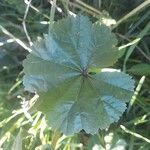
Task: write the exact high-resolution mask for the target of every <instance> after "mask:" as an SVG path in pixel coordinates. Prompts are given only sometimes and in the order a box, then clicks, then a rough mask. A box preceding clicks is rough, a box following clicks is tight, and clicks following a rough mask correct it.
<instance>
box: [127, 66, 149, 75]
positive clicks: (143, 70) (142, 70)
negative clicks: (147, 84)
mask: <svg viewBox="0 0 150 150" xmlns="http://www.w3.org/2000/svg"><path fill="white" fill-rule="evenodd" d="M128 72H130V73H133V74H135V75H146V76H148V75H150V64H137V65H134V66H132V67H131V68H130V69H129V70H128Z"/></svg>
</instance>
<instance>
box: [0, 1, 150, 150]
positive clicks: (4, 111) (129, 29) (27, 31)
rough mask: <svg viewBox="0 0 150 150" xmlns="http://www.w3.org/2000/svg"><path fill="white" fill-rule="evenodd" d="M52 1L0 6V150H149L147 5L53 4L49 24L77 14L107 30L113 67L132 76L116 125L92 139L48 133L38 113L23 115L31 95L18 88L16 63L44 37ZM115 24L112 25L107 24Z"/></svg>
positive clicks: (19, 65) (149, 30)
mask: <svg viewBox="0 0 150 150" xmlns="http://www.w3.org/2000/svg"><path fill="white" fill-rule="evenodd" d="M52 4H53V3H52V1H51V0H50V1H48V0H38V1H37V0H32V1H31V0H29V1H28V0H24V1H23V0H0V149H2V150H3V149H4V150H11V149H12V150H22V149H23V150H33V149H36V150H40V149H41V150H49V149H60V150H76V149H77V150H78V149H79V150H84V149H85V150H91V149H93V150H103V149H107V150H108V149H110V150H123V149H127V150H149V149H150V132H149V131H150V78H149V77H150V36H149V35H150V7H149V6H150V1H149V0H84V1H80V0H70V1H69V0H58V1H57V7H56V13H55V20H58V19H61V18H63V17H65V16H67V12H68V10H69V11H70V12H72V13H78V12H80V13H83V14H86V15H88V16H89V17H90V18H91V19H92V20H93V21H97V20H100V19H101V18H102V17H103V18H104V21H105V22H106V21H107V23H109V24H110V23H111V24H113V25H112V26H111V28H112V31H113V32H114V33H115V34H116V36H117V38H118V47H119V50H120V59H119V61H118V62H117V63H116V64H115V65H114V66H113V67H114V68H118V69H121V70H123V71H125V72H127V73H129V74H131V75H132V76H133V78H134V79H135V81H136V92H135V94H134V96H133V97H132V99H131V101H130V103H129V104H128V109H127V110H126V112H125V113H124V115H123V116H122V117H121V119H120V121H119V122H118V123H115V124H112V125H111V126H110V128H109V129H107V130H104V131H100V132H99V134H97V135H94V136H92V135H87V134H86V133H84V132H80V133H79V134H75V135H72V136H65V135H62V134H59V133H58V132H57V131H52V130H51V128H50V127H49V126H48V125H47V124H46V119H45V116H44V115H43V114H42V113H41V112H37V113H36V114H32V115H30V114H28V113H27V109H26V108H27V105H28V104H29V102H30V99H32V97H33V94H31V93H28V92H26V91H24V87H23V85H22V77H23V73H22V69H23V68H22V61H23V59H25V57H26V55H27V54H28V50H29V45H31V44H32V41H35V40H36V39H37V37H38V36H42V35H43V33H47V32H48V24H49V19H50V18H49V16H50V15H49V14H50V8H51V5H52ZM112 18H113V19H115V20H116V23H115V20H112Z"/></svg>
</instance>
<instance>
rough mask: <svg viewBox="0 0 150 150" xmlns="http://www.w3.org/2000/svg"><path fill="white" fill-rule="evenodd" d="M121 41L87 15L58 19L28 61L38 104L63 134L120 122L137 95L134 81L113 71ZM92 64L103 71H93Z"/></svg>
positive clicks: (27, 81)
mask: <svg viewBox="0 0 150 150" xmlns="http://www.w3.org/2000/svg"><path fill="white" fill-rule="evenodd" d="M116 43H117V40H116V38H115V36H114V34H112V33H111V31H110V29H109V28H108V27H106V26H104V25H102V24H92V23H91V22H90V21H89V19H88V18H87V17H85V16H81V15H78V16H76V17H68V18H66V19H63V20H60V21H58V22H55V23H54V25H53V27H52V30H51V32H50V33H49V34H48V35H45V36H44V39H43V40H41V41H38V42H37V43H36V44H35V45H34V46H33V47H32V49H33V51H32V52H31V53H30V54H29V55H28V56H27V59H26V60H25V61H24V63H23V66H24V73H25V76H24V79H23V83H24V85H25V89H26V90H29V91H31V92H37V93H38V94H39V96H40V99H39V100H38V101H37V102H36V103H35V106H34V108H36V109H37V110H40V111H43V112H44V113H45V114H46V115H47V118H48V122H49V124H50V125H51V126H52V128H53V129H54V128H58V129H60V130H61V131H62V132H63V133H65V134H73V133H77V132H79V131H80V130H82V129H84V130H85V131H86V132H87V133H91V134H95V133H97V132H98V129H99V128H100V129H105V128H108V127H109V125H110V124H111V123H112V122H116V121H118V119H119V117H120V116H121V115H122V113H123V112H124V110H125V109H126V104H125V102H127V101H129V99H130V98H131V96H132V94H133V88H134V81H133V80H132V79H131V77H130V76H128V75H127V74H124V73H121V72H118V71H117V70H115V69H103V68H104V67H109V66H111V65H112V64H113V63H114V62H115V61H116V60H117V54H118V50H117V48H116V47H115V45H116ZM93 68H97V69H95V70H98V68H100V71H97V72H95V73H91V70H94V69H93Z"/></svg>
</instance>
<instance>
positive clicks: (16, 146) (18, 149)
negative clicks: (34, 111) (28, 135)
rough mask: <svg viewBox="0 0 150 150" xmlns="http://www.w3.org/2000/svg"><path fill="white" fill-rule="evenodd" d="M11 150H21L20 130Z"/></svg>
mask: <svg viewBox="0 0 150 150" xmlns="http://www.w3.org/2000/svg"><path fill="white" fill-rule="evenodd" d="M12 150H22V129H20V131H19V133H18V134H17V137H16V139H15V140H14V143H13V145H12Z"/></svg>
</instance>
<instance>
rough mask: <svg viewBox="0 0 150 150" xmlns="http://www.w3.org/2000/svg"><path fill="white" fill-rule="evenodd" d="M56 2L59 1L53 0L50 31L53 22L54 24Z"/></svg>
mask: <svg viewBox="0 0 150 150" xmlns="http://www.w3.org/2000/svg"><path fill="white" fill-rule="evenodd" d="M56 2H57V0H53V3H52V6H51V11H50V22H49V31H50V30H51V28H52V24H53V21H54V16H55V9H56Z"/></svg>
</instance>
